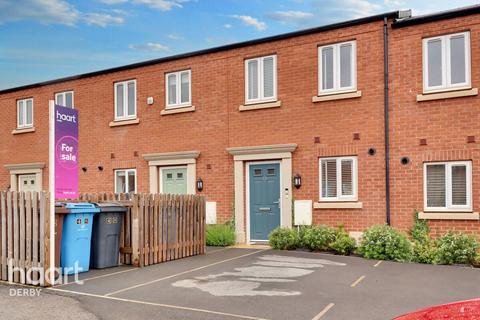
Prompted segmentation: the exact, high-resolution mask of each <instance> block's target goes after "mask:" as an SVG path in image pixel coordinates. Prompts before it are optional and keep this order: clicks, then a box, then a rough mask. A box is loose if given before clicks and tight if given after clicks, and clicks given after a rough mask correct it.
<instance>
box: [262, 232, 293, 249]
mask: <svg viewBox="0 0 480 320" xmlns="http://www.w3.org/2000/svg"><path fill="white" fill-rule="evenodd" d="M268 241H269V243H270V246H271V247H272V248H273V249H277V250H293V249H296V248H297V245H298V234H297V231H295V230H293V229H290V228H280V227H279V228H276V229H275V230H273V231H272V232H270V234H269V235H268Z"/></svg>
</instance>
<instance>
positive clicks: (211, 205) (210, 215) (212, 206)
mask: <svg viewBox="0 0 480 320" xmlns="http://www.w3.org/2000/svg"><path fill="white" fill-rule="evenodd" d="M205 211H206V217H205V220H206V221H205V222H206V223H207V224H216V223H217V203H216V202H213V201H207V203H206V208H205Z"/></svg>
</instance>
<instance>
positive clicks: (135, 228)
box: [131, 194, 140, 267]
mask: <svg viewBox="0 0 480 320" xmlns="http://www.w3.org/2000/svg"><path fill="white" fill-rule="evenodd" d="M132 200H133V203H132V225H131V228H132V258H131V263H132V265H134V266H135V267H140V248H139V244H140V239H139V235H140V230H139V220H138V216H139V210H138V195H137V194H135V195H134V196H133V199H132Z"/></svg>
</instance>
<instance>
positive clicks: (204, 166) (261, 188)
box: [0, 6, 480, 242]
mask: <svg viewBox="0 0 480 320" xmlns="http://www.w3.org/2000/svg"><path fill="white" fill-rule="evenodd" d="M479 48H480V6H473V7H467V8H461V9H457V10H452V11H448V12H440V13H437V14H432V15H428V16H418V17H411V16H410V14H409V12H405V11H399V12H390V13H385V14H381V15H376V16H371V17H367V18H362V19H357V20H351V21H347V22H343V23H337V24H332V25H327V26H323V27H318V28H313V29H308V30H302V31H297V32H293V33H288V34H283V35H278V36H273V37H269V38H264V39H258V40H253V41H247V42H242V43H237V44H231V45H226V46H222V47H217V48H213V49H207V50H202V51H197V52H192V53H187V54H182V55H177V56H171V57H166V58H161V59H157V60H151V61H146V62H142V63H137V64H132V65H127V66H122V67H118V68H113V69H108V70H102V71H98V72H92V73H88V74H82V75H78V76H73V77H68V78H63V79H58V80H53V81H48V82H44V83H37V84H32V85H27V86H23V87H19V88H13V89H7V90H3V91H1V92H0V115H1V116H0V124H1V125H0V137H1V144H0V165H1V167H0V188H1V189H7V188H10V189H11V190H23V191H25V190H40V189H46V188H47V187H48V183H47V177H48V175H47V174H48V101H49V100H55V101H56V103H57V104H60V105H66V106H69V107H72V108H76V109H78V110H79V113H80V116H79V117H80V121H79V122H80V129H79V130H80V149H81V153H80V155H79V160H80V165H81V167H82V170H81V172H80V190H81V191H83V192H90V191H107V192H154V193H157V192H161V193H179V194H181V193H201V194H204V195H205V196H206V197H207V200H208V205H207V206H208V208H207V210H208V212H209V214H210V217H211V218H212V219H214V218H216V221H217V222H225V221H227V220H232V219H234V220H235V225H236V233H237V241H238V242H255V241H262V240H266V239H267V235H268V233H269V232H270V231H271V230H272V229H273V228H275V227H277V226H279V225H282V226H292V224H293V221H292V216H293V214H292V213H293V211H294V207H296V208H297V212H296V213H298V214H299V213H308V212H309V211H311V212H312V219H313V223H316V224H318V223H325V224H329V225H334V226H336V225H344V226H345V227H346V229H347V230H348V231H350V232H352V233H355V232H361V231H363V230H364V229H365V228H367V227H368V226H371V225H373V224H379V223H385V222H388V223H391V224H392V225H393V226H395V227H398V228H400V229H408V228H409V227H410V225H411V223H412V219H413V212H414V210H418V211H420V214H419V215H420V217H421V218H422V219H429V221H430V225H431V227H432V229H433V231H434V232H442V231H445V230H446V229H454V230H461V231H465V232H479V230H480V222H479V214H478V210H479V209H480V152H479V151H480V148H479V146H478V140H479V139H480V121H479V120H480V117H479V110H478V108H480V105H479V98H478V86H479V84H480V51H479Z"/></svg>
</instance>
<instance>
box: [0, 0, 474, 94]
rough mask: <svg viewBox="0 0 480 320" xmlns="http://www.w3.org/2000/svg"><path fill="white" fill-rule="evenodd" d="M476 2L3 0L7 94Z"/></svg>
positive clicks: (0, 52)
mask: <svg viewBox="0 0 480 320" xmlns="http://www.w3.org/2000/svg"><path fill="white" fill-rule="evenodd" d="M472 4H475V1H468V0H430V1H429V0H423V1H421V0H264V1H262V0H81V1H74V0H0V90H1V89H6V88H11V87H16V86H20V85H25V84H30V83H35V82H40V81H46V80H51V79H56V78H60V77H65V76H70V75H75V74H80V73H86V72H91V71H96V70H101V69H106V68H111V67H115V66H121V65H125V64H129V63H134V62H139V61H145V60H149V59H155V58H160V57H165V56H170V55H174V54H179V53H183V52H190V51H195V50H200V49H205V48H211V47H215V46H220V45H225V44H228V43H234V42H240V41H245V40H250V39H256V38H262V37H266V36H271V35H276V34H281V33H285V32H290V31H295V30H299V29H305V28H309V27H315V26H321V25H325V24H330V23H334V22H339V21H345V20H350V19H355V18H360V17H364V16H369V15H374V14H378V13H383V12H388V11H394V10H400V9H412V11H413V15H421V14H427V13H432V12H436V11H441V10H448V9H453V8H457V7H462V6H468V5H472Z"/></svg>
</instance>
